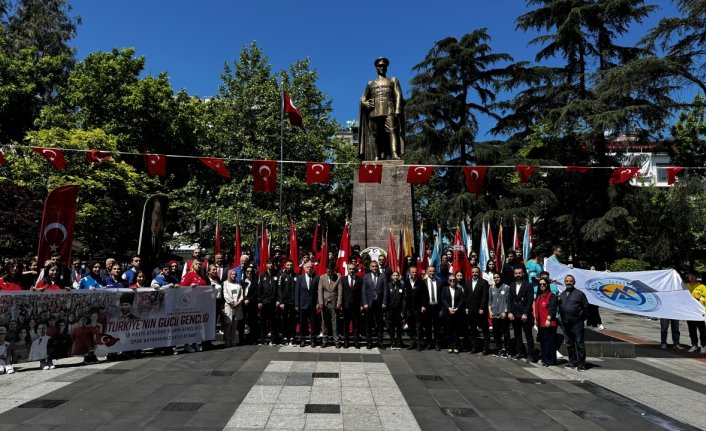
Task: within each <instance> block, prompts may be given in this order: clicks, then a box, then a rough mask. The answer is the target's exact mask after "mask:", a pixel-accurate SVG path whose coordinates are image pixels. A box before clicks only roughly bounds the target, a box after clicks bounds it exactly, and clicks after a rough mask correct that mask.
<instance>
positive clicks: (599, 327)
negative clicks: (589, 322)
mask: <svg viewBox="0 0 706 431" xmlns="http://www.w3.org/2000/svg"><path fill="white" fill-rule="evenodd" d="M598 330H599V331H601V332H602V331H603V330H605V326H603V324H602V323H601V324H600V325H598Z"/></svg>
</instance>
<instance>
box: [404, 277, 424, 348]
mask: <svg viewBox="0 0 706 431" xmlns="http://www.w3.org/2000/svg"><path fill="white" fill-rule="evenodd" d="M408 274H409V275H408V276H407V278H406V279H405V281H404V288H405V298H407V301H406V306H407V309H406V310H405V313H406V315H407V325H408V327H409V332H410V337H411V338H412V345H411V346H410V347H409V348H410V349H419V350H422V349H423V346H422V338H423V336H424V335H423V332H422V328H423V326H422V321H423V317H424V316H423V315H422V308H424V309H426V308H428V307H429V292H427V290H426V289H425V288H424V287H425V285H424V282H423V281H422V279H421V278H420V277H418V276H417V267H416V266H412V267H410V268H409V272H408Z"/></svg>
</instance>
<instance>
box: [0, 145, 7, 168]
mask: <svg viewBox="0 0 706 431" xmlns="http://www.w3.org/2000/svg"><path fill="white" fill-rule="evenodd" d="M5 163H7V160H6V159H5V152H4V151H3V149H2V148H0V165H4V164H5Z"/></svg>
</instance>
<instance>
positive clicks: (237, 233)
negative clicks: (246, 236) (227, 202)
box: [233, 224, 242, 268]
mask: <svg viewBox="0 0 706 431" xmlns="http://www.w3.org/2000/svg"><path fill="white" fill-rule="evenodd" d="M241 254H242V252H241V251H240V225H238V224H236V225H235V244H234V251H233V268H235V267H236V266H240V255H241Z"/></svg>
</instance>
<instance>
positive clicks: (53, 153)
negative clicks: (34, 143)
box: [31, 147, 66, 170]
mask: <svg viewBox="0 0 706 431" xmlns="http://www.w3.org/2000/svg"><path fill="white" fill-rule="evenodd" d="M31 148H32V150H33V151H34V152H35V153H37V154H40V155H42V156H44V158H45V159H47V161H48V162H49V163H51V164H52V165H53V166H54V167H55V168H57V169H59V170H63V169H64V168H66V159H64V153H63V152H62V151H61V150H57V149H56V148H43V147H31Z"/></svg>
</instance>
